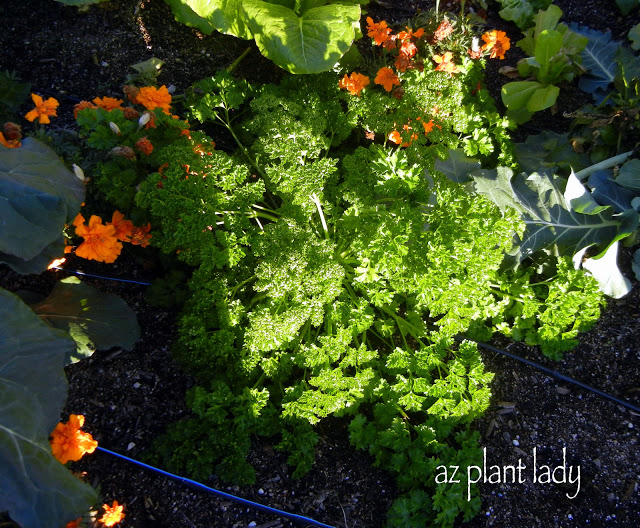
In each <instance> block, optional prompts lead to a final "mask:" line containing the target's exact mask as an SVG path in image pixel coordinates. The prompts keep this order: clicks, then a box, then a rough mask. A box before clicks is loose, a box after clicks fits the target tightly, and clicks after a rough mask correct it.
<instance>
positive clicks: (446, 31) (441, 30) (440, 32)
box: [432, 18, 453, 43]
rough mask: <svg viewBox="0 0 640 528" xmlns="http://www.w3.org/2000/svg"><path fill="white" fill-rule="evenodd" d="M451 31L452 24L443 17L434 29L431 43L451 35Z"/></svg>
mask: <svg viewBox="0 0 640 528" xmlns="http://www.w3.org/2000/svg"><path fill="white" fill-rule="evenodd" d="M451 33H453V26H452V25H451V22H449V20H448V19H446V18H445V19H443V20H442V22H440V24H438V27H437V28H436V30H435V31H434V33H433V39H432V41H433V43H436V42H442V41H443V40H444V39H446V38H447V37H448V36H449V35H451Z"/></svg>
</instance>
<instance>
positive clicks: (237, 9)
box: [165, 0, 253, 40]
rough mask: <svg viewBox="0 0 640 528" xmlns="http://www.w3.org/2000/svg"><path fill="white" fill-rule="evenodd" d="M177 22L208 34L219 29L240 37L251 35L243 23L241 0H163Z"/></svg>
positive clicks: (245, 37)
mask: <svg viewBox="0 0 640 528" xmlns="http://www.w3.org/2000/svg"><path fill="white" fill-rule="evenodd" d="M165 2H166V3H167V4H169V5H170V6H171V10H172V11H173V14H174V16H175V17H176V20H177V21H178V22H182V23H183V24H186V25H187V26H192V27H196V28H198V29H199V30H200V31H202V32H203V33H206V34H209V33H212V32H213V31H219V32H220V33H225V34H227V35H233V36H235V37H239V38H241V39H245V40H250V39H251V38H253V35H252V34H251V32H250V31H249V28H248V27H247V25H246V24H245V18H244V12H243V10H242V3H243V2H242V0H165Z"/></svg>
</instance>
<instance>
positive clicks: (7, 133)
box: [3, 121, 22, 141]
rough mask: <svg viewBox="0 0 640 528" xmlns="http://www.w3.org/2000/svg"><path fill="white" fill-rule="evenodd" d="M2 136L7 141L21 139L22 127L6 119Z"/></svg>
mask: <svg viewBox="0 0 640 528" xmlns="http://www.w3.org/2000/svg"><path fill="white" fill-rule="evenodd" d="M3 128H4V130H3V131H4V137H5V138H6V139H7V141H11V140H18V141H19V140H21V139H22V127H21V126H20V125H18V124H16V123H13V122H11V121H7V122H6V123H5V124H4V127H3Z"/></svg>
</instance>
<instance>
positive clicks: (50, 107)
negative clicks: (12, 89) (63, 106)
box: [24, 93, 60, 124]
mask: <svg viewBox="0 0 640 528" xmlns="http://www.w3.org/2000/svg"><path fill="white" fill-rule="evenodd" d="M31 99H33V104H35V105H36V107H35V108H34V109H33V110H31V111H29V112H27V115H25V116H24V118H25V119H26V120H27V121H31V122H33V121H35V120H36V119H37V120H38V122H39V123H43V124H49V123H51V121H50V120H49V117H57V116H58V114H57V111H56V108H58V105H59V104H60V103H58V101H57V100H56V99H55V98H53V97H49V99H47V100H46V101H44V100H43V99H42V97H40V96H39V95H37V94H34V93H32V94H31Z"/></svg>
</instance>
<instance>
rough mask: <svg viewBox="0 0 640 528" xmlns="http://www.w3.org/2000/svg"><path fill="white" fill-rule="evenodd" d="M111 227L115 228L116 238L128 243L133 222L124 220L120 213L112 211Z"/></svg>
mask: <svg viewBox="0 0 640 528" xmlns="http://www.w3.org/2000/svg"><path fill="white" fill-rule="evenodd" d="M111 225H112V226H113V227H115V228H116V238H117V239H118V240H122V241H123V242H129V239H130V238H131V234H132V233H133V222H132V221H131V220H125V219H124V215H123V214H122V213H121V212H120V211H114V212H113V216H112V217H111Z"/></svg>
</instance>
